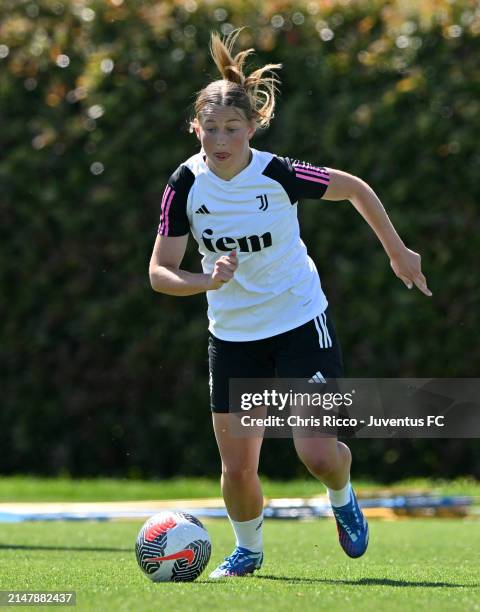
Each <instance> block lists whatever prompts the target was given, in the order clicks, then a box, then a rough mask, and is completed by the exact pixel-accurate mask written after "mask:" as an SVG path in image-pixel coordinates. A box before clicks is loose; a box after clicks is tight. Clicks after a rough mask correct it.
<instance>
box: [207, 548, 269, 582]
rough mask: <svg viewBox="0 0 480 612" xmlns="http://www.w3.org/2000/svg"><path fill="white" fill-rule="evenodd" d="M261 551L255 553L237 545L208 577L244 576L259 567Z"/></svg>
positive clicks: (261, 559) (260, 564)
mask: <svg viewBox="0 0 480 612" xmlns="http://www.w3.org/2000/svg"><path fill="white" fill-rule="evenodd" d="M262 561H263V553H261V552H259V553H255V552H252V551H251V550H248V549H247V548H242V547H241V546H237V548H236V549H235V550H234V551H233V553H232V554H231V555H230V556H229V557H225V561H224V562H223V563H222V564H221V565H219V566H218V567H217V569H216V570H213V572H212V573H211V574H210V576H209V578H227V577H228V576H245V575H246V574H252V573H253V572H254V571H255V570H257V569H260V567H261V566H262Z"/></svg>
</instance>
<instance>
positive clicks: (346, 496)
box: [327, 478, 352, 508]
mask: <svg viewBox="0 0 480 612" xmlns="http://www.w3.org/2000/svg"><path fill="white" fill-rule="evenodd" d="M351 490H352V485H351V484H350V478H349V479H348V482H347V484H346V485H345V486H344V487H343V489H338V490H336V489H329V488H328V487H327V491H328V498H329V500H330V503H331V504H332V506H335V507H336V508H338V507H339V506H345V504H348V503H349V501H350V491H351Z"/></svg>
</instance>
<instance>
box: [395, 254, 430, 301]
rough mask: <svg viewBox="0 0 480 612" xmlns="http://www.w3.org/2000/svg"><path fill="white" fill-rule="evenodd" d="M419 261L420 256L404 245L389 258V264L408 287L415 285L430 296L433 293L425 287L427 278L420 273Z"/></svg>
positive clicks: (420, 259)
mask: <svg viewBox="0 0 480 612" xmlns="http://www.w3.org/2000/svg"><path fill="white" fill-rule="evenodd" d="M421 261H422V258H421V257H420V255H419V254H418V253H415V251H411V250H410V249H407V247H405V249H403V250H402V251H401V252H400V253H399V254H396V255H395V256H394V257H391V258H390V265H391V266H392V270H393V271H394V272H395V274H396V275H397V276H398V278H400V279H401V280H402V281H403V282H404V283H405V285H406V286H407V287H408V289H411V288H412V287H413V285H415V286H416V287H418V289H420V291H421V292H422V293H424V294H425V295H428V297H431V296H432V295H433V294H432V292H431V291H430V289H429V288H428V287H427V279H426V278H425V276H424V275H423V273H422V266H421Z"/></svg>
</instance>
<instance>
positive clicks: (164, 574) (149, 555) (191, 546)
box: [135, 510, 212, 582]
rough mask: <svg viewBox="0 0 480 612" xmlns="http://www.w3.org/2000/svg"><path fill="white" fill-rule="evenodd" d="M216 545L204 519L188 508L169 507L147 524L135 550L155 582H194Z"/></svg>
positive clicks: (144, 568)
mask: <svg viewBox="0 0 480 612" xmlns="http://www.w3.org/2000/svg"><path fill="white" fill-rule="evenodd" d="M211 552H212V545H211V543H210V536H209V535H208V531H207V530H206V529H205V527H204V526H203V525H202V523H201V522H200V521H199V520H198V519H197V518H195V517H194V516H192V515H191V514H186V513H185V512H171V511H169V510H166V511H164V512H159V513H158V514H155V515H154V516H152V517H151V518H149V519H148V521H147V522H146V523H145V524H144V525H143V527H142V528H141V530H140V533H139V534H138V537H137V542H136V545H135V553H136V555H137V561H138V564H139V566H140V568H141V569H142V571H143V572H144V573H145V574H146V575H147V576H148V577H149V578H150V579H151V580H153V582H190V581H192V580H195V578H197V577H198V576H200V574H201V573H202V572H203V570H204V569H205V567H206V566H207V563H208V562H209V560H210V554H211Z"/></svg>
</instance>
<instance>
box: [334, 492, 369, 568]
mask: <svg viewBox="0 0 480 612" xmlns="http://www.w3.org/2000/svg"><path fill="white" fill-rule="evenodd" d="M332 510H333V516H334V517H335V520H336V521H337V531H338V540H339V542H340V546H341V547H342V548H343V550H344V551H345V552H346V553H347V555H348V556H349V557H352V558H354V559H355V558H356V557H361V556H362V555H363V554H364V552H365V551H366V550H367V546H368V523H367V521H366V520H365V517H364V516H363V512H362V511H361V510H360V506H359V505H358V501H357V498H356V497H355V493H354V492H353V489H351V493H350V501H349V503H348V504H346V505H345V506H340V507H335V506H332Z"/></svg>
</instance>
